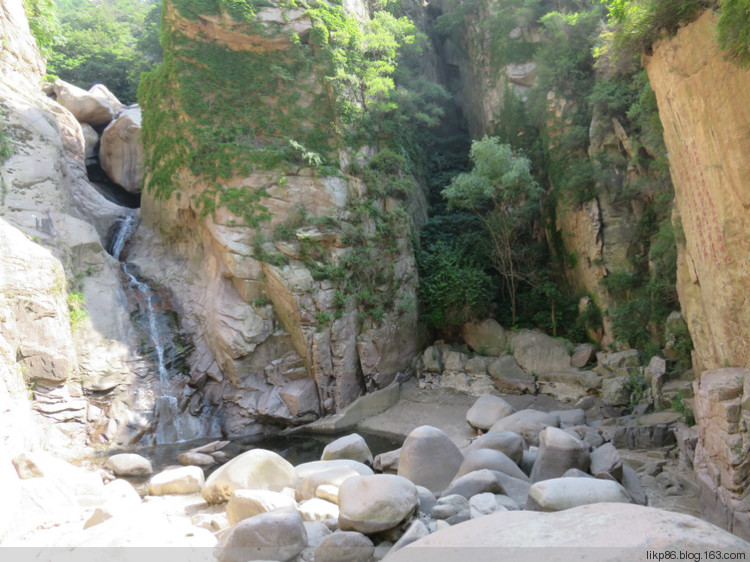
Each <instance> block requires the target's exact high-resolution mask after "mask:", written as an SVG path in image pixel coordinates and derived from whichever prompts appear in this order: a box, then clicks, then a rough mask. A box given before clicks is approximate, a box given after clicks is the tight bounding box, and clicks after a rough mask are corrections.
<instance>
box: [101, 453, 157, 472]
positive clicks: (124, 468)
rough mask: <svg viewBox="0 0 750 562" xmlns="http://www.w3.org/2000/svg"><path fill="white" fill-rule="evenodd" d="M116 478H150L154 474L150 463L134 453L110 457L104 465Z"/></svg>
mask: <svg viewBox="0 0 750 562" xmlns="http://www.w3.org/2000/svg"><path fill="white" fill-rule="evenodd" d="M104 466H105V468H109V469H111V470H112V472H114V473H115V475H117V476H150V475H151V474H153V473H154V469H153V468H152V467H151V461H150V460H148V459H147V458H145V457H142V456H141V455H136V454H135V453H120V454H119V455H112V456H111V457H109V458H108V459H107V462H105V463H104Z"/></svg>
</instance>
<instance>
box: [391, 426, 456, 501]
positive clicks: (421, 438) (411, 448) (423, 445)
mask: <svg viewBox="0 0 750 562" xmlns="http://www.w3.org/2000/svg"><path fill="white" fill-rule="evenodd" d="M463 460H464V456H463V455H462V454H461V451H460V450H459V449H458V447H456V445H455V443H453V441H451V439H450V437H448V436H447V435H446V434H445V432H443V431H442V430H440V429H438V428H436V427H432V426H429V425H423V426H421V427H418V428H416V429H415V430H413V431H412V432H411V433H410V434H409V435H408V436H407V438H406V440H405V441H404V444H403V446H402V447H401V456H400V457H399V461H398V475H399V476H403V477H404V478H408V479H409V480H411V481H412V482H413V483H414V484H417V485H419V486H424V487H425V488H428V489H429V490H431V491H432V492H435V493H436V494H439V493H440V492H442V491H443V490H445V488H447V487H448V485H449V484H450V483H451V480H453V477H454V476H455V475H456V472H458V469H459V467H460V466H461V463H462V462H463Z"/></svg>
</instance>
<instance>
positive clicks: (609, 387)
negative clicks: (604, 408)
mask: <svg viewBox="0 0 750 562" xmlns="http://www.w3.org/2000/svg"><path fill="white" fill-rule="evenodd" d="M629 385H630V378H629V377H614V378H611V379H604V380H603V381H602V401H603V402H604V403H605V404H609V405H611V406H625V405H628V404H630V386H629Z"/></svg>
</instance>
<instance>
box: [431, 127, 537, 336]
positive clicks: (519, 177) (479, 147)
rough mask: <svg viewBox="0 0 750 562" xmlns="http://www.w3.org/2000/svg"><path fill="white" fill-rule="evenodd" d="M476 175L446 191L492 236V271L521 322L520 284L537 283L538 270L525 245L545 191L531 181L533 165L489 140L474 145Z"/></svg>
mask: <svg viewBox="0 0 750 562" xmlns="http://www.w3.org/2000/svg"><path fill="white" fill-rule="evenodd" d="M469 154H470V158H471V161H472V164H473V168H472V170H471V171H470V172H465V173H462V174H459V175H457V176H456V177H455V178H453V180H452V181H451V183H450V185H448V186H447V187H446V188H445V189H444V190H443V197H445V199H446V200H447V201H448V209H449V210H450V209H463V210H466V211H469V212H471V213H473V214H474V215H475V216H476V217H477V218H478V219H479V220H480V222H481V223H482V225H483V227H484V230H485V234H486V235H487V236H488V237H489V239H490V243H491V248H490V260H491V263H492V267H493V268H494V269H495V271H496V272H497V273H498V275H499V276H500V278H501V279H502V282H503V289H504V291H505V294H506V296H507V298H508V299H509V300H510V308H511V322H512V323H513V324H515V323H516V295H517V292H518V285H519V284H520V283H528V284H534V283H535V280H536V279H535V278H536V267H535V265H536V264H535V263H534V261H533V259H532V253H531V252H530V251H529V248H528V247H527V245H526V244H524V241H525V240H528V239H530V238H531V236H530V231H531V223H532V219H533V217H534V215H535V213H536V212H537V211H538V209H539V204H540V198H541V194H542V192H541V188H540V187H539V184H538V183H537V182H536V181H535V180H534V179H533V177H532V176H531V162H530V161H529V159H528V158H525V157H523V156H521V155H518V154H516V153H515V152H514V151H513V149H512V148H511V147H510V145H507V144H500V141H499V139H497V138H494V137H492V138H490V137H485V138H484V139H482V140H481V141H477V142H474V143H472V146H471V151H470V153H469Z"/></svg>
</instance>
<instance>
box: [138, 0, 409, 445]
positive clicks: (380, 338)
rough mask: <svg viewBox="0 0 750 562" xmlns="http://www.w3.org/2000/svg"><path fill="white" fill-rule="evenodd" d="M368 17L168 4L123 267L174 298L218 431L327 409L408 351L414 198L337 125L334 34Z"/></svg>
mask: <svg viewBox="0 0 750 562" xmlns="http://www.w3.org/2000/svg"><path fill="white" fill-rule="evenodd" d="M354 14H357V15H358V17H359V18H360V20H359V21H358V20H357V19H355V17H354ZM368 18H369V16H368V10H367V8H366V7H365V6H364V5H357V4H350V5H345V6H344V9H342V8H341V7H337V6H328V5H325V4H319V5H318V4H315V5H313V6H312V7H311V8H310V9H308V10H302V9H297V8H290V7H286V6H284V5H281V4H279V5H278V6H277V5H275V4H274V5H273V6H268V7H264V8H258V11H257V13H253V14H251V15H248V14H244V15H243V14H234V13H233V14H229V13H227V12H224V11H221V10H219V9H217V10H216V11H215V13H205V14H196V13H193V11H192V8H191V7H190V5H189V3H186V2H167V3H166V5H165V15H164V30H165V37H166V38H167V41H166V44H165V64H164V65H163V66H162V67H161V68H160V69H159V70H157V71H156V72H155V73H153V74H152V75H151V76H150V77H149V78H148V79H147V80H146V82H145V87H144V88H143V93H144V96H143V99H142V104H143V110H144V133H145V145H146V151H147V152H148V156H147V159H149V162H150V169H149V171H148V174H147V178H146V183H145V189H144V196H143V199H142V214H143V226H142V227H141V229H139V233H138V238H137V240H136V244H135V245H134V248H133V251H132V253H131V259H132V260H133V261H135V262H136V263H138V264H139V265H140V267H141V269H142V270H143V271H144V273H146V274H147V275H148V276H149V277H151V278H152V279H154V280H157V281H159V282H160V283H161V284H163V285H165V286H167V287H170V288H171V289H172V293H173V294H174V295H175V298H176V300H177V302H178V306H179V309H180V312H181V313H182V314H183V319H184V324H183V325H184V326H185V327H186V328H187V329H188V330H189V331H190V332H191V334H192V337H193V340H194V342H195V344H196V352H195V353H194V355H193V360H192V371H191V379H190V383H189V384H190V385H191V387H193V388H195V389H198V391H199V392H200V393H202V394H203V395H204V396H207V397H208V398H209V400H210V402H211V404H212V405H213V406H214V407H217V408H220V410H221V411H222V416H223V418H224V420H225V423H224V429H225V431H226V432H227V433H228V434H240V433H244V432H248V431H252V430H253V425H254V424H255V423H257V422H259V421H265V422H277V423H284V424H289V423H291V424H297V423H301V422H304V421H310V420H311V419H315V418H317V417H319V416H321V415H324V414H329V413H333V412H336V411H338V410H339V409H340V408H342V407H344V406H346V405H347V404H349V403H351V402H352V401H353V400H354V399H355V398H357V397H358V396H359V395H361V394H362V393H364V392H366V391H368V390H374V389H377V388H382V387H384V386H386V385H388V384H389V383H390V382H391V381H393V379H394V377H395V376H396V375H397V373H398V372H400V371H403V370H404V369H406V368H407V367H408V366H409V363H410V361H411V359H412V358H413V356H414V354H415V352H416V349H417V343H418V340H417V329H416V322H417V313H416V306H415V291H416V283H417V278H416V269H415V262H414V257H413V254H412V250H411V246H410V243H409V238H408V232H409V224H410V220H411V219H410V218H409V215H408V214H407V212H405V209H407V208H412V209H413V208H415V206H414V204H413V201H415V200H416V201H419V199H420V193H419V189H418V188H417V187H416V186H415V185H413V182H411V181H410V180H409V178H408V177H405V176H404V174H403V173H402V172H396V175H395V176H391V177H390V178H389V179H388V180H387V181H385V182H383V181H382V180H383V176H381V175H379V172H380V171H382V170H376V166H374V165H372V166H371V165H369V164H368V163H369V161H370V160H371V159H372V158H373V155H374V154H375V150H374V149H373V148H371V147H370V146H363V145H362V144H361V143H360V144H357V143H353V142H352V140H351V138H352V136H353V135H354V136H356V134H357V131H356V125H355V124H354V123H352V122H351V121H349V122H348V123H347V121H346V119H347V112H353V113H358V114H359V113H360V112H362V111H363V109H364V105H365V103H366V100H365V99H363V98H362V97H361V93H358V91H357V90H358V88H359V86H357V87H356V88H355V89H354V90H352V89H351V88H350V87H349V86H346V85H343V83H342V82H341V81H340V80H339V78H338V77H337V76H340V75H341V72H344V71H346V70H347V69H346V68H342V67H341V65H342V61H341V58H343V59H346V56H347V55H346V53H344V52H343V51H341V48H342V46H343V44H337V43H336V42H337V41H339V42H340V41H341V40H342V35H341V33H339V34H338V35H335V34H333V33H332V32H331V30H330V26H331V25H332V23H333V24H335V25H339V26H341V27H342V28H345V29H348V30H349V31H348V33H352V34H354V35H356V34H357V33H358V31H357V29H358V26H360V25H362V22H364V21H367V19H368ZM351 26H355V27H354V28H353V27H351ZM343 40H346V38H344V39H343ZM337 57H339V58H337ZM343 64H344V65H345V64H349V63H347V62H346V61H345V60H344V63H343ZM352 70H353V69H352V68H351V67H349V68H348V71H349V72H351V71H352ZM355 78H356V77H355ZM351 79H352V77H351V76H350V77H349V78H347V80H351ZM355 81H356V80H355ZM360 92H361V91H360ZM347 128H348V130H347ZM360 132H361V131H360ZM375 158H376V159H377V157H375ZM365 176H367V178H369V181H364V180H363V177H365ZM378 178H380V180H378ZM399 181H401V184H402V185H407V186H409V187H408V189H409V190H410V192H409V193H404V192H401V193H399V192H397V191H395V190H393V189H392V187H391V186H393V184H394V183H398V182H399ZM378 185H381V187H383V189H382V190H379V189H378ZM418 207H419V205H418V204H417V206H416V208H418ZM422 212H423V211H422ZM412 216H414V215H412Z"/></svg>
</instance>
